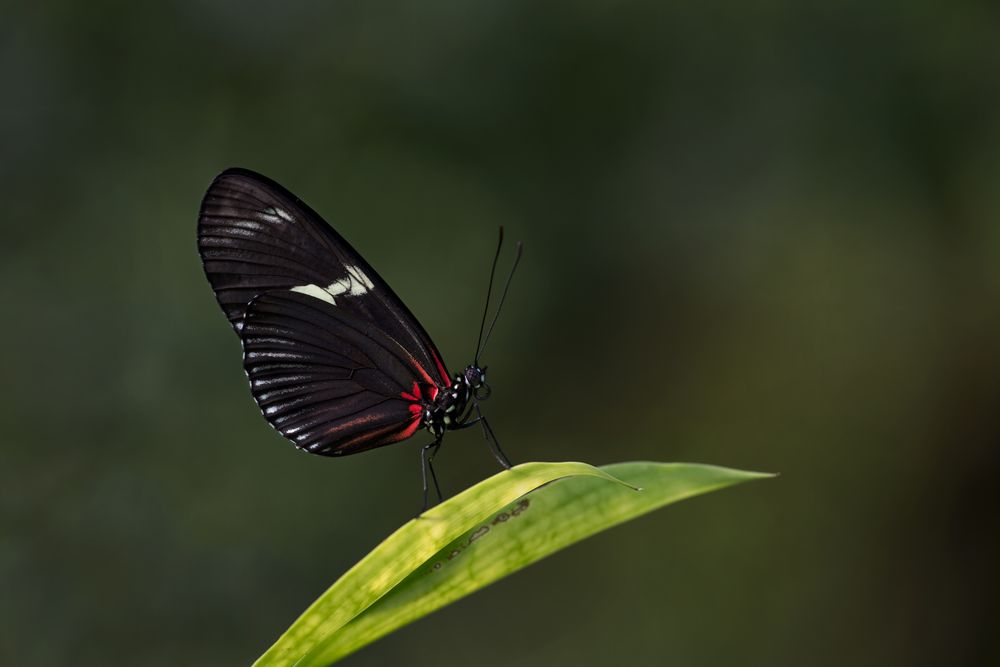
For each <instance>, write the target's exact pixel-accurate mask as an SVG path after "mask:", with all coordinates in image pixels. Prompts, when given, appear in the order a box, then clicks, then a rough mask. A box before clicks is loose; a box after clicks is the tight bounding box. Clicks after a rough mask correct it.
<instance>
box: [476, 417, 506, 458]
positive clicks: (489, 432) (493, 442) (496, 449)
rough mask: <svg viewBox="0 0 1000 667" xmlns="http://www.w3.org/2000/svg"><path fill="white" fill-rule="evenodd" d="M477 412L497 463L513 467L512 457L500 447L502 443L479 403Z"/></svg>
mask: <svg viewBox="0 0 1000 667" xmlns="http://www.w3.org/2000/svg"><path fill="white" fill-rule="evenodd" d="M476 414H477V415H479V417H478V418H477V419H476V420H475V421H477V422H479V423H480V424H482V425H483V435H484V436H485V437H486V444H487V445H488V446H489V448H490V451H491V452H492V453H493V458H495V459H496V460H497V463H499V464H500V465H501V466H503V469H504V470H510V469H511V467H512V466H511V463H510V459H508V458H507V455H506V454H504V453H503V450H502V449H500V443H499V442H498V441H497V437H496V436H495V435H493V429H492V428H490V423H489V422H488V421H486V417H484V416H483V413H482V412H481V411H480V410H479V405H478V404H477V405H476Z"/></svg>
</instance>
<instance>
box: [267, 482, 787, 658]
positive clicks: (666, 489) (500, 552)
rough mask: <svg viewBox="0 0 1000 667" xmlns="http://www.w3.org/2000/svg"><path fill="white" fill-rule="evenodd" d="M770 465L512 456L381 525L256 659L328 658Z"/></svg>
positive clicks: (345, 652)
mask: <svg viewBox="0 0 1000 667" xmlns="http://www.w3.org/2000/svg"><path fill="white" fill-rule="evenodd" d="M767 476H768V475H762V474H760V473H751V472H743V471H738V470H731V469H728V468H719V467H716V466H704V465H694V464H680V463H674V464H668V463H649V462H634V463H619V464H614V465H610V466H605V467H603V468H594V467H593V466H589V465H587V464H584V463H526V464H523V465H519V466H516V467H515V468H513V469H512V470H508V471H504V472H501V473H498V474H497V475H494V476H493V477H490V478H489V479H486V480H484V481H483V482H480V483H479V484H477V485H475V486H473V487H472V488H470V489H467V490H466V491H463V492H462V493H460V494H458V495H456V496H454V497H453V498H450V499H449V500H447V501H445V502H443V503H441V504H440V505H438V506H437V507H434V508H433V509H431V510H429V511H428V512H426V513H424V514H423V515H421V516H420V517H418V518H416V519H414V520H412V521H410V522H408V523H406V524H405V525H404V526H403V527H402V528H400V529H399V530H397V531H396V532H395V533H393V534H392V535H391V536H389V538H387V539H386V540H385V541H384V542H383V543H382V544H380V545H379V546H378V547H376V548H375V549H374V550H373V551H372V552H371V553H369V554H368V555H367V556H366V557H365V558H364V559H362V560H361V561H360V562H359V563H358V564H357V565H355V566H354V567H353V568H351V569H350V570H348V572H347V573H346V574H344V576H342V577H341V578H340V579H339V580H338V581H337V582H336V583H334V584H333V586H331V587H330V588H329V589H328V590H327V591H326V592H325V593H324V594H323V595H322V596H321V597H320V598H319V599H318V600H317V601H316V602H315V603H313V605H312V606H310V607H309V608H308V609H307V610H306V611H305V613H303V614H302V616H300V617H299V619H298V620H297V621H295V623H293V624H292V626H291V627H290V628H289V629H288V631H287V632H285V634H284V635H282V636H281V637H280V638H279V639H278V641H277V642H276V643H275V644H274V645H273V646H272V647H271V648H270V649H269V650H268V651H267V652H266V653H265V654H264V655H263V656H261V658H260V659H259V660H258V661H257V662H256V663H255V667H265V666H269V665H297V666H299V667H312V666H323V665H329V664H331V663H333V662H335V661H336V660H339V659H340V658H342V657H344V656H346V655H348V654H350V653H352V652H354V651H356V650H357V649H359V648H361V647H362V646H364V645H366V644H368V643H370V642H372V641H374V640H376V639H378V638H379V637H382V636H383V635H385V634H387V633H389V632H392V631H393V630H395V629H397V628H399V627H401V626H403V625H405V624H407V623H410V622H411V621H414V620H416V619H417V618H420V617H421V616H424V615H426V614H428V613H430V612H432V611H434V610H435V609H438V608H440V607H442V606H444V605H446V604H448V603H450V602H453V601H455V600H457V599H459V598H461V597H463V596H465V595H468V594H469V593H471V592H473V591H475V590H478V589H480V588H482V587H484V586H487V585H488V584H490V583H492V582H494V581H496V580H497V579H500V578H502V577H504V576H506V575H508V574H510V573H512V572H515V571H517V570H519V569H521V568H523V567H525V566H527V565H530V564H531V563H533V562H535V561H537V560H539V559H541V558H544V557H545V556H547V555H549V554H551V553H553V552H555V551H558V550H559V549H562V548H564V547H566V546H569V545H570V544H573V543H574V542H577V541H579V540H582V539H583V538H585V537H588V536H590V535H593V534H594V533H597V532H600V531H601V530H604V529H607V528H610V527H611V526H614V525H617V524H619V523H623V522H625V521H628V520H629V519H633V518H635V517H637V516H639V515H641V514H645V513H647V512H650V511H652V510H654V509H657V508H658V507H662V506H664V505H667V504H670V503H673V502H677V501H678V500H682V499H684V498H689V497H691V496H694V495H698V494H701V493H706V492H708V491H712V490H715V489H720V488H723V487H726V486H730V485H732V484H736V483H739V482H743V481H747V480H751V479H758V478H760V477H767Z"/></svg>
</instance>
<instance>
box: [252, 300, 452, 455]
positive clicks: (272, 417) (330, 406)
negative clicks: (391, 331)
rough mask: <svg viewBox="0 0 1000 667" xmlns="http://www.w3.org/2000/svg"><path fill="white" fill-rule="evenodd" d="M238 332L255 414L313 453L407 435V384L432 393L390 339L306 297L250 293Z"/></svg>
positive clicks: (413, 417)
mask: <svg viewBox="0 0 1000 667" xmlns="http://www.w3.org/2000/svg"><path fill="white" fill-rule="evenodd" d="M241 335H242V340H243V350H244V352H243V354H244V360H243V363H244V369H245V370H246V373H247V377H248V378H249V379H250V387H251V391H252V393H253V396H254V399H255V400H256V401H257V404H258V406H260V409H261V412H263V413H264V416H265V417H266V418H267V420H268V421H269V422H270V423H271V425H272V426H274V428H276V429H277V430H278V431H279V432H280V433H281V434H282V435H284V436H285V437H287V438H289V439H290V440H292V441H293V442H294V443H295V444H296V445H297V446H299V447H301V448H302V449H306V450H308V451H310V452H313V453H316V454H326V455H340V454H352V453H355V452H359V451H363V450H365V449H371V448H373V447H379V446H382V445H387V444H391V443H393V442H398V441H399V440H403V439H405V438H408V437H409V436H410V435H412V434H413V433H414V431H416V429H417V428H418V427H419V426H420V419H421V416H422V412H421V408H420V404H419V402H418V401H414V400H411V399H410V398H409V397H410V396H412V395H413V391H414V388H413V387H414V383H416V385H417V387H418V388H419V387H421V386H422V387H424V388H423V389H418V390H417V391H419V392H421V393H422V392H425V391H434V389H433V387H434V386H435V385H433V384H431V383H429V379H428V378H427V377H426V376H425V375H424V373H423V369H421V368H420V367H419V362H417V361H416V360H415V359H414V358H413V357H412V356H411V355H410V354H409V353H408V352H407V351H406V349H405V348H403V347H402V346H401V345H400V344H399V343H398V342H396V341H395V340H393V339H392V338H390V337H389V336H387V335H386V334H385V333H384V332H382V331H381V330H380V329H378V327H375V326H373V325H372V324H371V323H370V322H366V321H364V320H361V319H359V318H357V317H355V316H354V315H352V314H350V313H346V312H344V311H343V310H342V309H339V308H337V307H336V306H334V305H332V304H330V303H328V302H327V301H325V300H322V299H317V298H315V297H312V296H310V295H308V294H302V293H299V292H293V291H291V290H276V291H271V292H267V293H265V294H263V295H261V296H259V297H257V298H255V299H254V300H253V301H252V302H251V303H250V304H249V305H248V307H247V309H246V311H245V314H244V322H243V327H242V332H241ZM404 395H406V396H407V398H404Z"/></svg>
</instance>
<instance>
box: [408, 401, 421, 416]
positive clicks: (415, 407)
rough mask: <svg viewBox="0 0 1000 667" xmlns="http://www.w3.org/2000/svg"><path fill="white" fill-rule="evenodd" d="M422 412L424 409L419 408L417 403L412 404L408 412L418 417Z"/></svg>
mask: <svg viewBox="0 0 1000 667" xmlns="http://www.w3.org/2000/svg"><path fill="white" fill-rule="evenodd" d="M423 411H424V409H423V408H422V407H420V404H419V403H413V404H411V405H410V412H412V413H413V414H415V415H418V414H420V413H421V412H423Z"/></svg>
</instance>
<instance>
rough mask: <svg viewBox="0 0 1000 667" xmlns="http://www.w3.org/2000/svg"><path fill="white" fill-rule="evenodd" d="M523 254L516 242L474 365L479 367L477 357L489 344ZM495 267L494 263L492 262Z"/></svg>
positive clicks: (522, 248) (520, 246)
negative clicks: (508, 271) (497, 302)
mask: <svg viewBox="0 0 1000 667" xmlns="http://www.w3.org/2000/svg"><path fill="white" fill-rule="evenodd" d="M523 252H524V245H523V244H522V243H521V242H520V241H518V242H517V250H516V254H515V255H514V263H513V264H511V266H510V273H508V274H507V282H506V283H504V286H503V293H502V294H501V295H500V303H499V304H497V312H496V314H495V315H494V316H493V321H492V322H490V328H489V329H488V330H487V331H486V338H485V339H484V340H483V345H482V347H481V348H479V351H478V352H477V353H476V365H477V366H478V365H479V355H480V354H482V353H483V351H484V350H485V349H486V344H487V343H489V342H490V334H491V333H493V327H495V326H496V323H497V320H498V319H500V309H501V308H503V302H504V301H505V300H506V299H507V290H509V289H510V281H511V279H512V278H513V277H514V270H515V269H516V268H517V263H518V262H520V261H521V254H522V253H523ZM494 265H495V262H494Z"/></svg>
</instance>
